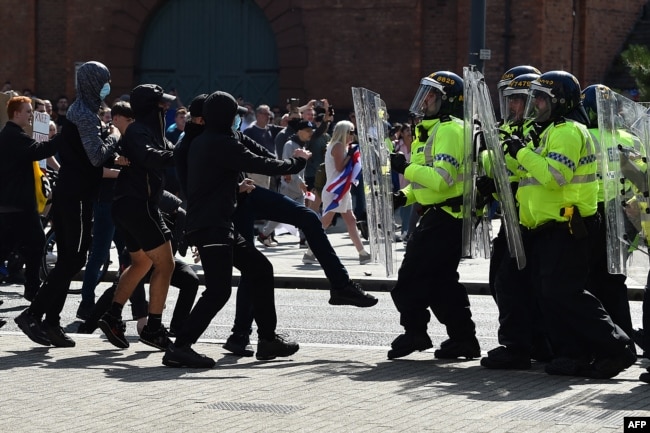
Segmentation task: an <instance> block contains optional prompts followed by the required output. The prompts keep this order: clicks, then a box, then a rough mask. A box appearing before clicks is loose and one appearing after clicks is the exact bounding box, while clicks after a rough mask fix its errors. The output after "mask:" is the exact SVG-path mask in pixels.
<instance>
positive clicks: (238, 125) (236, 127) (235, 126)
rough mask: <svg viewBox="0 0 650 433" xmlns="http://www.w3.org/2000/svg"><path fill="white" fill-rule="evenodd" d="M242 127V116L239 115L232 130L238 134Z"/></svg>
mask: <svg viewBox="0 0 650 433" xmlns="http://www.w3.org/2000/svg"><path fill="white" fill-rule="evenodd" d="M240 126H241V116H240V115H239V114H237V115H235V120H234V121H233V123H232V130H233V131H235V132H237V130H239V127H240Z"/></svg>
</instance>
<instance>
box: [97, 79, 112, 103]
mask: <svg viewBox="0 0 650 433" xmlns="http://www.w3.org/2000/svg"><path fill="white" fill-rule="evenodd" d="M109 93H111V85H110V84H108V83H106V84H104V86H103V87H102V90H100V91H99V97H100V98H101V100H102V101H103V100H104V98H106V97H107V96H108V94H109Z"/></svg>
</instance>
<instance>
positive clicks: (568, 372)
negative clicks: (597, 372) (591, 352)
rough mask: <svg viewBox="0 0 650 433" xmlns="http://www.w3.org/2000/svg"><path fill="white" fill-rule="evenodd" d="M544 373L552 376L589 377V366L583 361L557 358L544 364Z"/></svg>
mask: <svg viewBox="0 0 650 433" xmlns="http://www.w3.org/2000/svg"><path fill="white" fill-rule="evenodd" d="M544 371H545V372H546V374H550V375H553V376H580V377H591V364H590V363H589V361H586V360H584V359H576V358H569V357H566V356H558V357H557V358H553V359H552V360H551V362H549V363H548V364H546V366H545V367H544Z"/></svg>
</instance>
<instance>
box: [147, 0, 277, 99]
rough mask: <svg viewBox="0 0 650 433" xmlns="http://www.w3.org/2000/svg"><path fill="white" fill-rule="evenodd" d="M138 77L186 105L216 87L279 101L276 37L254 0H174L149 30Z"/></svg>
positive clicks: (239, 94) (161, 12)
mask: <svg viewBox="0 0 650 433" xmlns="http://www.w3.org/2000/svg"><path fill="white" fill-rule="evenodd" d="M136 75H137V76H136V79H137V81H138V83H155V84H159V85H160V86H162V87H163V88H164V89H165V90H169V89H172V88H175V89H177V91H178V93H179V96H180V98H181V100H182V101H183V103H185V104H189V103H190V101H191V100H192V98H193V97H194V96H196V95H198V94H200V93H211V92H213V91H215V90H223V91H226V92H229V93H230V94H232V95H233V96H235V97H238V96H242V97H243V98H244V99H245V100H246V101H250V102H253V103H254V104H255V105H257V104H260V103H267V104H277V103H278V60H277V49H276V43H275V35H274V34H273V32H272V30H271V26H270V24H269V22H268V21H267V19H266V17H265V16H264V13H263V12H262V10H261V9H260V8H259V7H258V6H257V5H256V4H255V3H254V1H253V0H218V1H217V0H169V1H168V2H167V3H165V4H164V5H163V6H162V7H161V8H160V9H159V10H158V11H157V12H156V13H155V15H154V16H153V17H152V18H151V21H150V22H149V24H148V26H147V28H146V31H145V35H144V37H143V41H142V48H141V52H140V62H139V67H138V69H137V70H136Z"/></svg>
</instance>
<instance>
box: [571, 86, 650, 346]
mask: <svg viewBox="0 0 650 433" xmlns="http://www.w3.org/2000/svg"><path fill="white" fill-rule="evenodd" d="M599 91H601V92H602V91H604V92H609V88H608V87H606V86H603V85H602V84H593V85H591V86H588V87H586V88H585V89H584V90H583V91H582V104H583V106H584V108H585V110H586V112H587V116H588V117H589V134H590V135H591V138H592V140H593V141H594V144H595V145H596V149H597V150H598V149H599V148H600V146H599V145H600V143H601V140H600V131H599V129H598V109H597V103H596V94H597V92H599ZM609 141H610V142H611V143H612V144H620V145H623V146H627V147H629V148H635V147H639V146H638V143H640V141H639V139H638V138H637V137H635V136H633V135H632V134H630V133H629V132H627V131H625V130H622V129H621V130H618V131H617V133H616V140H609ZM635 143H636V144H637V146H635ZM618 152H619V151H618V149H613V152H609V151H608V152H606V153H607V155H608V156H609V158H612V157H613V156H614V155H618ZM602 154H604V152H601V155H602ZM614 162H615V161H613V160H610V163H614ZM600 173H602V172H601V170H600V167H599V170H598V185H599V188H598V215H599V216H600V218H599V222H598V226H597V230H596V232H595V233H594V246H593V248H592V249H591V266H590V267H589V278H588V280H587V290H589V291H590V292H591V293H592V294H593V295H594V296H596V297H597V298H598V299H599V300H600V302H601V303H602V304H603V307H604V308H605V310H606V311H607V312H608V313H609V315H610V316H611V318H612V320H613V321H614V323H616V324H617V325H618V326H620V327H621V328H622V329H623V331H625V333H626V334H627V335H628V336H632V317H631V315H630V303H629V301H628V299H627V285H626V284H625V280H626V277H625V275H623V274H610V273H609V272H608V269H609V267H608V265H607V227H606V223H605V221H606V218H607V215H606V213H605V188H613V190H610V191H609V192H608V194H607V195H608V197H610V199H611V200H612V203H609V204H608V206H609V205H611V206H620V204H618V203H614V202H615V201H616V200H613V199H612V198H613V197H616V196H619V199H623V197H620V194H619V191H618V190H619V189H620V184H619V183H618V180H616V179H615V180H614V181H615V182H616V183H612V184H609V185H606V184H605V183H604V182H603V178H602V176H601V175H600ZM630 187H631V184H630V182H629V181H627V182H626V184H625V187H624V190H625V191H626V192H627V193H626V197H627V198H631V195H632V193H631V191H630ZM628 194H629V195H628ZM626 229H627V230H630V231H631V232H630V234H631V236H630V239H633V238H634V236H635V235H636V233H634V232H635V229H634V226H633V225H632V224H631V223H630V224H628V225H627V227H626ZM631 349H633V350H636V348H635V346H634V345H633V344H632V345H631Z"/></svg>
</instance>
